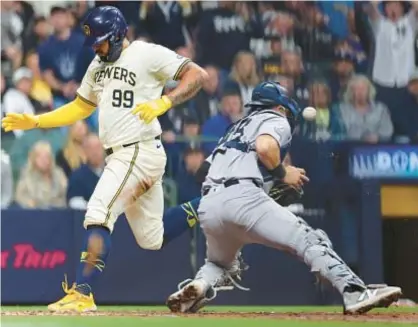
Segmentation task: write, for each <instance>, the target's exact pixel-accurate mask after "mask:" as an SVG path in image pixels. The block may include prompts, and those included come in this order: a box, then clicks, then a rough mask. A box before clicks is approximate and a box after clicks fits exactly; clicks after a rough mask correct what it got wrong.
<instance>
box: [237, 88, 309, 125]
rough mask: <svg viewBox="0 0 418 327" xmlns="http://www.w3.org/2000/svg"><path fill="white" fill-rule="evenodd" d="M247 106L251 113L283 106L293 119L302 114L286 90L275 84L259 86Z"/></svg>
mask: <svg viewBox="0 0 418 327" xmlns="http://www.w3.org/2000/svg"><path fill="white" fill-rule="evenodd" d="M245 106H246V107H250V108H251V111H255V110H263V109H272V108H274V107H277V106H283V107H284V108H286V109H288V110H289V111H290V113H291V114H292V116H293V118H297V117H298V116H299V114H300V113H301V109H300V107H299V105H298V104H297V103H296V101H295V100H293V99H292V98H291V97H289V96H288V92H287V90H286V88H284V87H283V86H281V85H280V84H279V83H275V82H262V83H260V84H258V85H257V86H256V87H255V88H254V90H253V93H252V95H251V101H250V102H248V103H247V104H246V105H245Z"/></svg>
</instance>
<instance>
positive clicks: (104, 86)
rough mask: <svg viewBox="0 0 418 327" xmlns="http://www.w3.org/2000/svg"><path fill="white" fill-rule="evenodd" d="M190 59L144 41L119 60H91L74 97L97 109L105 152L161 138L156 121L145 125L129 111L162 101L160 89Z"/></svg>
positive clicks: (175, 75)
mask: <svg viewBox="0 0 418 327" xmlns="http://www.w3.org/2000/svg"><path fill="white" fill-rule="evenodd" d="M189 61H190V59H187V58H184V57H181V56H179V55H177V54H176V53H175V52H173V51H171V50H169V49H167V48H165V47H162V46H160V45H156V44H153V43H147V42H143V41H134V42H132V43H131V44H130V45H129V46H128V47H127V48H125V49H124V50H123V51H122V53H121V55H120V57H119V59H118V60H117V61H115V62H113V63H105V62H103V61H101V60H100V58H99V57H98V56H96V58H94V59H93V61H92V62H91V64H90V66H89V68H88V69H87V72H86V74H85V76H84V78H83V81H82V82H81V85H80V87H79V89H78V91H77V94H78V95H79V96H80V97H81V98H82V99H84V100H85V101H86V102H88V103H91V104H93V105H97V106H98V108H99V136H100V139H101V141H102V143H103V145H104V147H105V148H109V147H113V146H117V145H123V144H127V143H132V142H137V141H141V140H148V139H152V138H154V137H155V136H157V135H159V134H161V126H160V124H159V122H158V119H154V121H152V122H151V123H150V124H145V123H144V122H143V121H141V120H140V119H139V117H138V116H137V115H133V114H132V113H131V110H132V109H133V108H134V107H135V106H136V105H138V104H141V103H144V102H147V101H150V100H156V99H159V98H160V97H161V94H162V91H163V87H164V85H165V84H166V82H167V81H168V80H170V79H174V80H175V79H176V78H177V75H178V72H180V70H181V68H182V67H183V66H184V65H185V64H186V63H187V62H189Z"/></svg>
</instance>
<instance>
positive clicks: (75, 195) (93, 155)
mask: <svg viewBox="0 0 418 327" xmlns="http://www.w3.org/2000/svg"><path fill="white" fill-rule="evenodd" d="M83 148H84V152H85V154H86V157H87V163H86V164H83V165H81V166H80V167H79V168H78V169H76V170H74V171H73V173H72V174H71V175H70V178H69V181H68V188H67V202H68V206H69V207H70V208H72V209H77V210H85V209H86V208H87V202H88V201H89V199H90V197H91V195H92V194H93V191H94V188H95V187H96V184H97V182H98V181H99V178H100V175H101V174H102V172H103V168H104V165H105V161H104V151H103V147H102V144H101V143H100V140H99V138H98V136H97V135H95V134H90V135H88V136H87V137H86V138H85V140H84V142H83Z"/></svg>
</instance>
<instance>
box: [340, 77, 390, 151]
mask: <svg viewBox="0 0 418 327" xmlns="http://www.w3.org/2000/svg"><path fill="white" fill-rule="evenodd" d="M375 96H376V90H375V88H374V86H373V84H372V83H371V82H370V80H369V79H368V78H367V77H366V76H364V75H354V76H353V77H352V78H351V79H350V81H349V82H348V85H347V90H346V92H345V94H344V100H343V102H342V103H340V104H339V114H340V115H341V123H342V132H343V135H344V136H345V137H346V138H347V139H350V140H362V141H366V142H369V143H377V142H379V141H388V140H390V138H391V137H392V134H393V124H392V120H391V117H390V114H389V111H388V108H387V107H386V105H384V104H383V103H381V102H376V100H375Z"/></svg>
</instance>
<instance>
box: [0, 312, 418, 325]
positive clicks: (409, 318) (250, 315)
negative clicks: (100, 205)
mask: <svg viewBox="0 0 418 327" xmlns="http://www.w3.org/2000/svg"><path fill="white" fill-rule="evenodd" d="M1 315H2V316H9V317H11V316H109V317H147V318H149V317H183V318H188V317H190V318H196V317H199V318H223V319H227V318H241V319H254V318H257V319H259V318H264V319H278V320H305V321H357V322H368V321H374V322H399V323H414V322H416V323H418V312H403V313H399V312H397V313H393V312H392V313H368V314H364V315H343V314H340V313H326V312H309V313H276V312H225V313H220V312H211V311H203V312H201V313H198V314H188V315H185V314H172V313H169V312H162V311H142V310H141V311H125V310H123V311H97V312H91V313H82V314H77V313H70V312H68V313H53V312H48V311H42V310H22V311H3V312H1Z"/></svg>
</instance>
